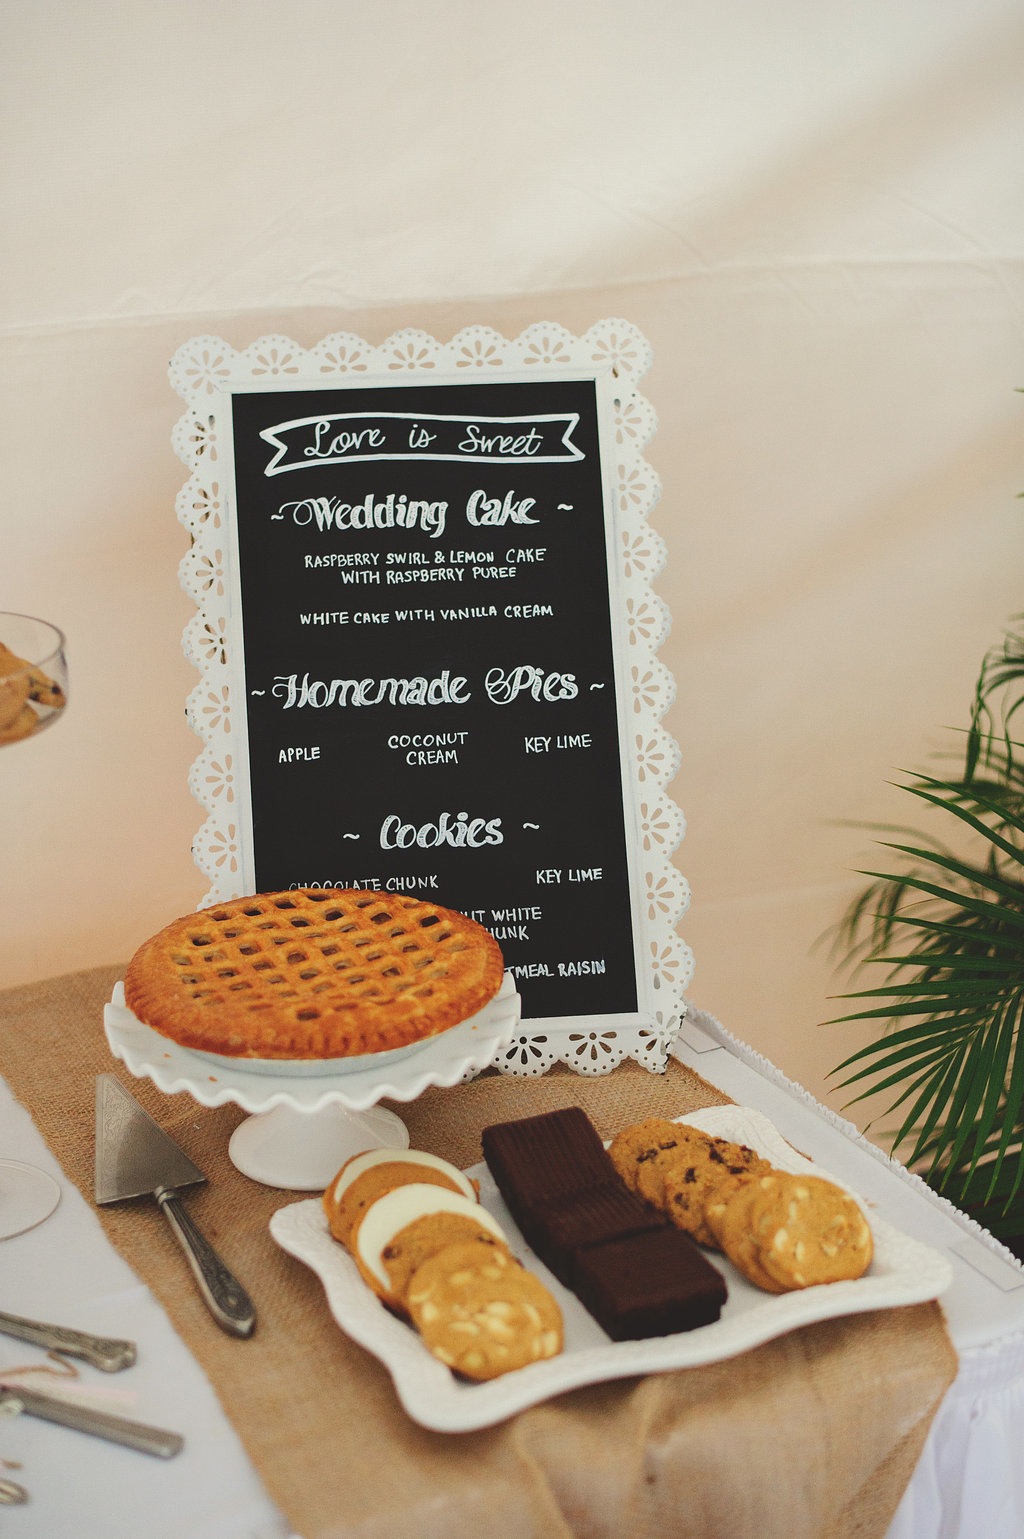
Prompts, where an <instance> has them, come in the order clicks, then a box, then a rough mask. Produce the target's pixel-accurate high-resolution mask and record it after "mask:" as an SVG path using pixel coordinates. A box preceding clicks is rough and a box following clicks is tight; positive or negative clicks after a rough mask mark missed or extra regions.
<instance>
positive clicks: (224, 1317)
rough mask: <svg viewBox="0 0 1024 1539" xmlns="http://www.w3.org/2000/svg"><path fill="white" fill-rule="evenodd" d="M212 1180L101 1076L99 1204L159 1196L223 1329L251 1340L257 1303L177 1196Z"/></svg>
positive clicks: (114, 1083) (117, 1087) (98, 1100)
mask: <svg viewBox="0 0 1024 1539" xmlns="http://www.w3.org/2000/svg"><path fill="white" fill-rule="evenodd" d="M205 1180H206V1177H205V1176H204V1175H203V1172H202V1171H201V1170H200V1169H199V1167H198V1166H197V1165H194V1164H193V1163H192V1161H191V1160H190V1159H189V1157H188V1155H187V1154H185V1152H184V1150H182V1149H179V1148H178V1145H177V1144H176V1143H175V1142H174V1140H173V1138H171V1137H170V1136H169V1135H168V1134H167V1133H165V1132H164V1130H163V1128H161V1127H159V1126H158V1124H157V1123H156V1122H154V1121H153V1118H152V1117H151V1116H150V1115H149V1113H148V1112H147V1111H146V1110H145V1109H144V1108H143V1107H142V1106H140V1105H139V1103H138V1101H136V1099H135V1097H134V1096H133V1095H132V1094H131V1092H130V1091H128V1090H126V1089H125V1087H124V1086H123V1085H122V1084H121V1082H120V1080H119V1079H117V1078H116V1076H115V1075H113V1074H98V1075H97V1076H96V1201H97V1203H99V1204H100V1206H103V1205H104V1204H105V1203H108V1202H123V1201H125V1200H126V1199H128V1198H131V1197H143V1196H149V1197H155V1198H156V1200H157V1202H158V1203H159V1205H160V1208H161V1211H162V1212H163V1215H164V1217H165V1218H166V1219H167V1221H168V1223H169V1224H170V1226H171V1229H172V1230H173V1232H174V1236H175V1238H176V1239H177V1241H178V1243H179V1245H180V1246H181V1248H182V1250H183V1251H184V1252H185V1255H186V1257H187V1259H188V1263H189V1266H190V1267H191V1268H192V1273H193V1276H194V1277H195V1280H196V1283H197V1284H198V1286H199V1291H200V1293H201V1294H202V1296H203V1299H204V1301H205V1303H206V1306H207V1308H208V1309H209V1311H210V1313H211V1314H212V1315H213V1318H214V1319H215V1320H216V1322H217V1324H218V1325H219V1326H220V1327H221V1329H222V1330H225V1331H228V1332H229V1333H230V1334H231V1335H232V1336H251V1335H252V1333H253V1331H254V1330H255V1328H256V1311H255V1309H254V1308H253V1303H252V1300H251V1299H250V1297H249V1295H248V1294H247V1293H246V1291H245V1289H244V1288H243V1287H242V1285H241V1283H240V1282H239V1281H238V1279H237V1278H236V1277H235V1276H234V1275H233V1274H232V1273H231V1272H230V1271H229V1270H228V1268H227V1267H226V1266H225V1265H224V1262H223V1261H222V1260H221V1258H220V1257H219V1256H218V1254H217V1252H216V1251H215V1250H214V1248H213V1246H212V1245H211V1244H210V1242H209V1241H208V1240H207V1239H206V1238H205V1237H204V1235H203V1234H201V1233H200V1231H199V1229H198V1228H197V1226H196V1224H195V1223H194V1222H193V1220H192V1219H191V1218H190V1217H189V1215H188V1213H187V1212H186V1210H185V1207H184V1204H183V1203H182V1202H181V1199H180V1198H179V1197H178V1195H177V1192H178V1190H179V1188H181V1187H183V1186H194V1185H195V1184H196V1182H198V1181H205Z"/></svg>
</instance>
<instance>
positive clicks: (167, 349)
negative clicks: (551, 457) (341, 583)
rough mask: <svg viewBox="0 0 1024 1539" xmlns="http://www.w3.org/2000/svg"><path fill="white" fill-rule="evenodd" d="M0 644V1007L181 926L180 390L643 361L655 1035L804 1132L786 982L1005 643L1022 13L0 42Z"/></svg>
mask: <svg viewBox="0 0 1024 1539" xmlns="http://www.w3.org/2000/svg"><path fill="white" fill-rule="evenodd" d="M4 10H5V14H4V28H3V30H4V47H3V50H2V54H0V78H2V91H0V112H2V115H3V124H2V135H0V139H2V143H3V146H4V148H3V152H2V153H3V163H2V176H3V203H4V208H5V214H6V218H5V220H4V228H3V233H2V240H3V258H4V273H5V283H4V285H3V289H2V292H0V328H2V329H0V357H2V369H0V423H2V431H3V441H2V455H0V475H2V477H3V496H2V498H0V534H2V539H0V578H2V581H0V607H3V608H10V609H20V610H27V611H29V612H32V613H39V614H43V615H45V616H47V617H49V618H52V619H54V620H56V621H58V622H59V623H61V624H63V626H64V627H65V629H66V630H67V632H68V634H69V637H70V648H71V665H72V670H73V675H72V683H73V691H74V695H73V702H72V706H71V708H70V710H69V713H68V717H67V720H66V722H64V723H63V724H62V725H61V726H60V728H59V730H58V731H57V732H53V733H48V734H46V735H44V736H43V737H42V738H40V739H39V740H38V741H34V742H29V743H25V744H22V745H20V746H19V747H18V748H17V750H16V751H15V752H10V753H5V754H4V755H3V760H2V771H3V781H2V785H3V799H2V802H0V830H2V834H0V907H2V920H3V922H2V924H0V981H2V982H3V983H4V984H15V983H18V982H21V981H28V980H30V979H33V978H37V977H42V976H46V975H48V974H52V973H57V972H62V971H66V970H70V969H73V968H78V967H83V966H88V965H90V964H93V963H100V962H107V961H114V960H118V959H121V958H124V957H127V956H128V955H129V954H130V953H131V951H132V950H134V948H135V946H136V945H137V944H138V943H139V941H140V940H141V939H143V938H144V937H145V936H146V935H148V934H149V933H150V932H151V931H152V930H154V929H156V928H158V927H159V926H161V925H162V924H164V923H165V922H166V921H167V920H168V919H170V918H172V917H174V916H175V915H177V914H179V913H182V912H185V911H186V910H188V909H190V908H192V907H193V906H194V905H195V903H196V902H197V901H198V900H199V898H200V897H201V896H202V893H203V891H204V890H205V884H204V879H203V878H202V877H201V876H200V874H199V873H198V872H197V871H196V869H195V868H194V866H193V865H192V861H191V857H190V852H189V844H190V839H191V836H192V834H193V832H194V831H195V829H196V828H197V827H198V824H199V822H200V820H201V819H200V813H199V809H198V808H197V807H196V806H195V805H194V804H193V803H192V801H191V799H190V797H189V794H188V791H187V788H186V784H185V777H186V773H187V769H188V766H189V764H190V762H191V760H192V758H193V757H194V755H195V753H196V752H197V751H198V746H199V745H198V741H197V740H196V739H194V738H193V737H192V736H191V734H190V733H189V732H188V730H187V728H186V726H185V722H184V716H183V703H184V699H185V696H186V694H187V692H188V690H189V689H190V688H191V686H192V684H193V683H194V682H195V675H194V673H193V672H192V670H191V668H190V667H189V666H188V665H187V664H186V663H185V661H184V659H183V658H182V656H181V652H180V633H181V629H182V626H183V625H184V623H185V621H186V620H187V618H188V616H189V613H190V604H189V601H187V600H186V598H185V596H184V595H183V594H182V593H181V592H180V590H179V588H178V585H177V577H176V569H177V564H178V562H179V560H180V558H181V556H182V555H183V554H184V551H185V548H186V540H185V536H184V531H183V530H182V529H181V528H180V527H179V526H178V524H177V523H176V521H175V518H174V509H173V504H174V498H175V495H176V493H177V491H178V489H179V487H180V485H181V484H182V481H183V479H184V471H183V467H182V466H181V465H180V463H179V462H178V461H177V460H176V459H175V458H174V456H173V455H172V453H171V450H170V446H169V436H170V432H171V428H172V426H173V423H174V421H175V420H176V418H177V416H178V415H179V408H180V403H179V402H178V401H177V399H176V397H174V395H173V394H172V392H171V390H170V388H169V386H168V384H167V381H166V364H167V360H168V359H169V358H170V356H171V354H172V353H173V352H174V350H175V349H176V347H177V346H178V345H179V344H180V343H181V342H182V341H183V340H185V339H186V338H188V337H189V336H192V335H195V334H197V333H201V332H211V333H216V334H219V335H222V336H223V337H225V338H226V339H227V340H228V341H230V342H231V343H232V344H233V345H235V346H237V347H244V346H246V345H248V344H249V343H250V342H251V341H253V340H254V339H255V338H257V337H258V336H261V335H264V334H267V333H271V332H283V333H285V334H288V335H290V336H293V337H294V338H295V339H296V340H297V341H299V342H301V343H303V344H304V345H307V346H308V345H310V344H311V343H312V342H314V341H316V340H317V339H318V338H319V337H321V336H323V335H325V334H326V333H328V332H331V331H336V330H341V329H350V330H353V331H356V332H359V333H361V334H363V335H365V336H368V337H369V338H371V339H372V340H373V341H375V342H379V341H381V340H383V339H384V338H385V337H386V336H387V335H389V334H390V332H391V331H393V330H395V329H397V328H398V327H400V326H421V327H423V328H424V329H426V330H428V331H431V332H433V333H435V334H436V335H438V336H442V337H445V338H447V337H449V336H451V335H452V334H453V333H454V332H455V331H457V330H459V329H460V328H461V327H462V326H464V325H467V324H471V323H474V322H480V323H484V324H488V325H492V326H494V327H496V328H497V329H498V330H499V331H503V332H505V333H506V334H515V333H516V332H518V331H519V330H521V329H522V328H523V327H524V326H525V325H528V324H530V323H532V322H534V321H538V320H555V321H558V322H561V323H562V324H563V325H566V326H568V327H569V328H570V329H572V330H574V331H577V332H579V331H583V330H585V329H586V327H587V326H588V325H590V324H591V323H592V322H593V321H594V320H596V319H599V318H601V317H602V316H607V315H621V316H624V317H626V318H627V319H629V320H630V321H632V322H634V323H635V324H637V325H638V326H639V327H640V328H641V329H642V330H643V331H644V332H645V333H646V335H647V336H648V337H649V339H650V341H651V342H652V344H653V346H654V349H655V358H656V362H655V367H654V369H653V370H652V372H651V374H650V375H649V376H648V379H647V382H646V393H647V394H648V396H649V398H650V399H651V401H652V402H653V404H654V406H655V408H656V410H657V412H658V415H659V418H660V424H661V425H660V429H659V432H658V434H657V436H656V437H655V439H654V442H653V444H652V446H651V448H650V450H649V458H650V459H651V460H652V462H653V463H654V465H655V466H656V468H657V470H658V472H659V474H660V476H661V477H662V480H663V483H664V495H663V499H662V502H661V504H660V506H659V508H658V509H657V510H656V512H655V514H654V516H653V520H652V522H653V523H654V524H655V526H656V527H657V528H658V529H659V531H660V532H661V533H662V534H663V535H664V536H665V538H666V540H667V542H668V547H669V565H668V568H667V570H666V572H665V573H664V575H663V577H662V578H661V579H660V582H659V591H660V592H661V594H662V595H663V597H664V598H665V599H666V600H667V601H668V603H669V605H670V607H671V609H672V612H673V616H674V628H673V631H672V635H671V636H670V638H669V640H668V641H667V643H666V644H665V646H664V648H663V649H662V653H661V655H662V657H663V659H664V661H665V662H666V663H667V664H668V666H669V667H670V668H671V669H672V670H673V672H674V673H675V675H676V678H677V680H678V685H679V690H678V699H677V702H676V704H675V705H674V707H673V708H672V711H671V713H670V715H669V718H668V721H667V725H668V726H669V728H670V730H672V731H673V733H674V734H675V736H676V737H677V739H678V740H679V742H680V744H681V746H682V750H683V767H682V770H681V772H680V775H679V777H678V780H677V781H676V783H675V786H674V794H675V796H676V799H677V800H678V801H679V802H680V804H681V805H682V807H683V809H684V811H685V812H686V814H687V818H688V822H689V832H688V834H687V838H686V840H685V841H684V843H683V845H682V847H681V849H680V853H679V857H678V860H679V864H680V866H681V868H682V869H683V870H684V872H685V873H686V874H687V876H688V877H689V879H690V881H691V884H692V886H693V890H694V901H693V906H692V909H691V912H690V914H689V915H688V916H687V918H686V920H685V921H684V923H683V925H682V927H681V930H682V933H683V935H684V936H685V938H686V939H687V940H688V942H689V943H690V945H691V946H692V947H693V950H694V952H695V954H696V959H697V972H696V977H695V980H694V985H693V990H692V992H693V995H694V998H695V1000H696V1002H697V1003H698V1004H700V1005H702V1006H704V1007H705V1008H707V1009H708V1010H710V1011H712V1012H713V1013H714V1014H716V1015H717V1016H719V1017H720V1018H721V1019H723V1020H724V1021H726V1023H727V1024H728V1025H729V1027H730V1029H731V1030H732V1031H734V1032H735V1033H736V1034H737V1035H738V1036H740V1037H743V1038H745V1039H746V1040H748V1041H750V1042H751V1043H753V1044H754V1045H755V1046H756V1047H758V1048H759V1049H760V1050H761V1051H762V1052H764V1053H765V1054H767V1055H768V1056H769V1057H770V1058H772V1059H773V1060H774V1061H775V1062H777V1063H778V1064H780V1065H781V1066H782V1067H783V1068H784V1069H785V1071H786V1072H787V1073H788V1074H790V1075H791V1076H792V1077H793V1078H796V1079H799V1080H801V1081H803V1082H804V1083H806V1084H807V1085H808V1086H809V1087H810V1088H811V1089H812V1090H813V1091H814V1092H815V1093H816V1094H818V1095H821V1096H823V1097H824V1098H826V1099H828V1100H830V1101H831V1103H832V1104H833V1105H838V1104H841V1100H842V1097H841V1096H839V1095H838V1094H836V1093H835V1092H829V1090H828V1088H827V1087H826V1084H825V1081H824V1076H825V1073H826V1071H827V1069H828V1068H829V1067H830V1066H831V1065H832V1064H834V1063H835V1062H836V1061H837V1060H838V1059H839V1058H840V1057H841V1056H842V1055H843V1053H844V1052H845V1051H847V1050H848V1048H849V1046H850V1045H851V1044H852V1042H853V1041H854V1040H855V1038H854V1037H851V1035H850V1034H849V1033H847V1032H842V1031H839V1030H837V1029H835V1028H830V1029H828V1030H820V1029H818V1026H817V1023H818V1022H820V1021H821V1020H823V1019H825V1018H826V1017H828V1016H829V1015H831V1014H834V1013H837V1009H836V1007H835V1006H834V1005H833V1004H832V1003H830V1001H829V998H828V996H829V994H830V993H834V992H835V991H836V989H837V987H838V986H839V985H838V980H837V978H836V976H835V974H834V971H833V969H832V967H831V965H830V963H829V961H828V957H827V954H826V953H825V951H824V950H823V949H821V948H818V949H815V942H816V941H817V939H818V937H819V936H820V935H821V933H822V932H823V931H824V930H825V928H826V927H827V926H828V925H830V924H831V923H833V922H834V921H835V920H836V918H837V917H838V916H839V914H840V912H841V910H842V907H843V904H844V902H845V900H846V898H847V897H848V896H849V894H850V893H851V892H852V891H853V890H854V887H855V885H856V882H855V879H854V878H853V877H852V876H851V874H850V873H851V869H852V868H853V867H855V866H857V865H859V864H863V863H864V858H865V856H867V855H868V854H869V853H870V843H869V841H868V839H867V838H866V836H865V835H863V834H861V833H859V832H857V831H855V830H851V829H850V828H849V827H843V826H841V820H872V821H874V820H888V821H906V820H907V818H908V815H909V814H910V812H911V809H908V808H907V807H904V805H903V800H901V799H900V798H899V797H898V796H897V795H896V793H894V792H893V791H891V790H890V789H889V788H888V787H887V784H886V782H887V781H888V780H889V779H890V778H891V777H892V775H893V772H894V770H895V769H897V768H899V767H910V768H916V767H918V766H919V765H922V764H923V763H924V762H926V760H927V756H928V755H929V754H930V753H931V752H932V750H933V749H934V748H935V747H936V746H937V745H939V744H941V742H942V741H943V739H942V736H941V733H940V730H939V729H940V728H941V727H943V726H944V725H947V724H949V725H962V724H963V723H964V721H965V718H966V711H967V706H968V702H969V697H970V689H971V686H972V683H973V680H974V676H975V673H976V670H977V666H978V663H979V661H980V659H981V656H982V654H983V653H984V651H985V650H986V648H987V647H988V646H989V645H990V644H992V643H993V642H994V641H995V640H997V639H998V636H999V634H1000V632H1001V629H1002V626H1003V624H1004V622H1005V621H1006V620H1007V618H1008V617H1009V616H1010V615H1011V614H1012V613H1014V612H1016V611H1018V610H1020V609H1022V608H1024V602H1022V593H1021V565H1020V558H1021V548H1022V542H1021V518H1020V505H1019V504H1018V503H1015V501H1014V498H1015V496H1016V494H1017V493H1018V492H1019V491H1020V490H1021V488H1022V487H1024V448H1022V444H1024V438H1022V423H1024V401H1022V400H1021V399H1020V398H1019V397H1018V396H1016V395H1015V393H1014V392H1015V389H1016V388H1017V387H1019V386H1022V385H1024V356H1022V342H1024V198H1022V190H1024V189H1022V180H1024V178H1022V165H1024V156H1022V154H1021V147H1022V144H1024V93H1022V92H1021V89H1020V82H1021V79H1022V68H1024V10H1022V8H1021V6H1020V4H1019V0H972V4H971V5H969V6H968V5H964V4H963V3H962V0H899V3H896V0H832V3H831V4H829V5H827V6H822V5H820V4H817V3H814V0H788V3H786V0H776V3H775V4H772V5H770V6H769V5H764V4H762V3H759V0H732V3H731V4H729V5H728V6H712V5H707V4H699V3H697V0H676V3H672V0H633V3H632V4H631V5H629V6H628V7H627V6H625V5H621V6H620V5H611V4H606V3H603V0H561V3H550V0H520V3H518V4H517V5H516V7H515V9H514V11H513V10H508V11H505V10H500V9H499V8H498V7H491V6H480V5H477V4H473V3H468V0H437V3H434V4H430V5H427V4H417V3H413V0H377V3H375V4H374V5H364V4H361V3H356V0H290V3H284V0H247V3H240V0H220V3H218V4H209V3H207V0H202V3H200V0H174V3H169V0H147V3H132V0H112V3H111V0H37V3H36V4H35V5H33V6H31V7H28V6H22V5H18V4H16V3H13V0H8V3H7V5H6V6H5V8H4Z"/></svg>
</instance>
